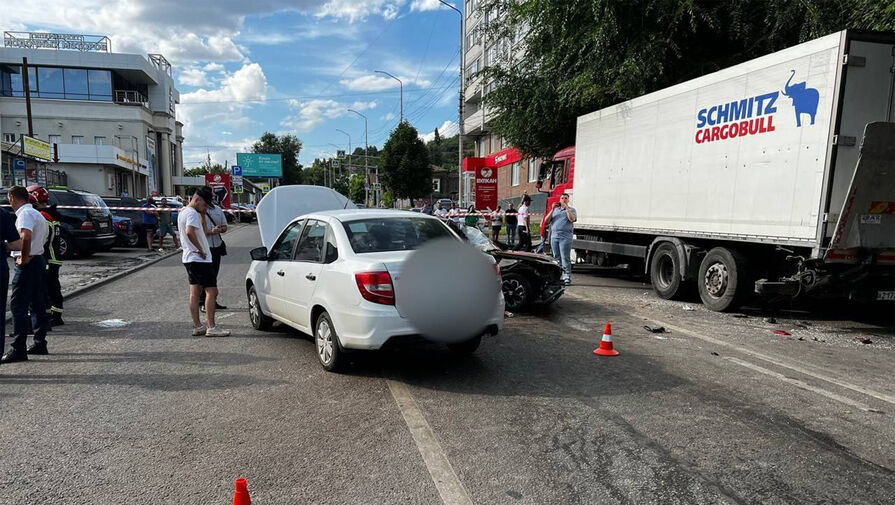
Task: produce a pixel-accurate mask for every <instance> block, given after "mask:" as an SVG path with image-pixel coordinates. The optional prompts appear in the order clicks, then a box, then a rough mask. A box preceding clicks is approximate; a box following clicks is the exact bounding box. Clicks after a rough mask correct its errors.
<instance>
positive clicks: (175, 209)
mask: <svg viewBox="0 0 895 505" xmlns="http://www.w3.org/2000/svg"><path fill="white" fill-rule="evenodd" d="M54 208H56V209H75V210H89V209H109V210H140V211H143V212H159V211H161V212H178V211H180V210H182V209H183V207H156V208H147V207H96V206H93V205H57V206H55V207H54ZM221 210H222V211H224V212H245V213H248V214H252V213H254V212H255V210H254V209H224V208H221Z"/></svg>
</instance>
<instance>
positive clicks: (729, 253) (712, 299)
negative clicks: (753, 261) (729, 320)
mask: <svg viewBox="0 0 895 505" xmlns="http://www.w3.org/2000/svg"><path fill="white" fill-rule="evenodd" d="M696 284H697V286H698V287H699V297H700V298H701V299H702V303H703V305H705V306H706V307H708V308H709V309H711V310H714V311H716V312H727V311H732V310H736V309H737V308H739V306H740V305H742V304H743V302H745V301H746V300H747V299H748V298H749V297H750V296H751V295H752V292H753V290H754V285H753V284H752V282H750V280H749V274H748V265H747V262H746V259H745V257H743V255H742V254H740V253H738V252H737V251H734V250H732V249H727V248H726V247H715V248H714V249H712V250H711V251H709V252H708V254H706V255H705V257H704V258H703V259H702V263H701V264H700V265H699V277H697V279H696Z"/></svg>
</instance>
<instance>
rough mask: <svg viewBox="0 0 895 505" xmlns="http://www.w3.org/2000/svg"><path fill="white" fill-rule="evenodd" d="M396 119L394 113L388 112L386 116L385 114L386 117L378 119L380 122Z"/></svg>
mask: <svg viewBox="0 0 895 505" xmlns="http://www.w3.org/2000/svg"><path fill="white" fill-rule="evenodd" d="M396 117H398V116H396V115H395V113H394V112H389V113H388V114H386V115H384V116H382V117H380V118H379V119H381V120H383V121H392V120H394V119H395V118H396Z"/></svg>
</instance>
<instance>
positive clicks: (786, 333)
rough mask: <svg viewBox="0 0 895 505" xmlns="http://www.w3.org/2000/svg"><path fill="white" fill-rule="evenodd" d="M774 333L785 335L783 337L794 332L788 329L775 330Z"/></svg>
mask: <svg viewBox="0 0 895 505" xmlns="http://www.w3.org/2000/svg"><path fill="white" fill-rule="evenodd" d="M774 335H780V336H783V337H788V336H790V335H792V333H790V332H788V331H786V330H774Z"/></svg>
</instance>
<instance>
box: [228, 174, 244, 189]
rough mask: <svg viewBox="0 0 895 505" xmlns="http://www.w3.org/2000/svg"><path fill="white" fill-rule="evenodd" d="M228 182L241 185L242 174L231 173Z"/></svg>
mask: <svg viewBox="0 0 895 505" xmlns="http://www.w3.org/2000/svg"><path fill="white" fill-rule="evenodd" d="M230 183H231V184H233V185H234V186H236V185H237V184H238V185H240V186H242V176H241V175H233V176H230Z"/></svg>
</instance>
